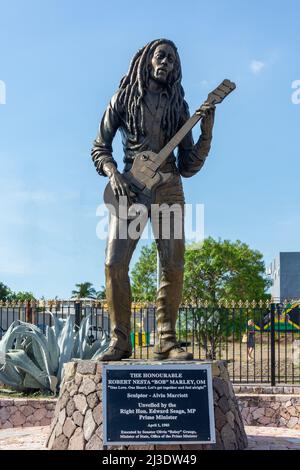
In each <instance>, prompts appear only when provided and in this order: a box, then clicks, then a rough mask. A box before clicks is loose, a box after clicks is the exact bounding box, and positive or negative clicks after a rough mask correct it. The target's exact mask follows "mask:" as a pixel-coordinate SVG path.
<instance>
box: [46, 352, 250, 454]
mask: <svg viewBox="0 0 300 470" xmlns="http://www.w3.org/2000/svg"><path fill="white" fill-rule="evenodd" d="M124 362H125V361H122V364H124ZM131 363H132V364H142V363H143V364H145V362H142V361H134V360H133V361H130V360H128V361H126V364H127V365H129V364H131ZM192 363H193V364H197V361H193V362H192ZM199 363H201V364H203V363H207V362H203V361H202V362H199ZM114 364H116V363H114ZM147 364H150V362H149V361H148V362H147ZM155 364H156V365H157V363H155ZM102 365H103V363H99V362H98V363H97V362H95V361H78V360H76V361H74V362H69V363H68V364H66V365H65V374H64V380H63V383H62V386H61V392H60V396H59V399H58V402H57V405H56V409H55V414H54V418H53V421H52V424H51V430H50V435H49V438H48V441H47V447H48V449H51V450H67V449H68V450H102V449H103V440H102ZM212 375H213V390H214V410H215V424H216V441H217V442H216V444H201V445H200V444H199V445H195V444H184V445H178V444H174V445H171V446H170V445H168V446H166V445H165V446H164V445H155V446H149V445H140V446H137V445H130V446H122V447H121V446H119V447H116V446H110V447H107V449H120V450H121V449H123V450H125V449H128V450H131V449H137V450H138V449H145V450H153V449H159V450H163V449H167V450H194V449H195V450H196V449H200V450H211V449H221V450H235V449H236V450H238V449H239V450H240V449H245V448H246V447H247V437H246V434H245V431H244V425H243V421H242V417H241V413H240V410H239V407H238V403H237V400H236V397H235V394H234V391H233V387H232V384H231V382H230V379H229V375H228V372H227V367H226V363H225V362H224V361H213V362H212Z"/></svg>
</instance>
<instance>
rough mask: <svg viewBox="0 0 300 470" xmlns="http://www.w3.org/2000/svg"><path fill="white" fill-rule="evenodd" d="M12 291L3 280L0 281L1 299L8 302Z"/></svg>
mask: <svg viewBox="0 0 300 470" xmlns="http://www.w3.org/2000/svg"><path fill="white" fill-rule="evenodd" d="M11 294H12V291H11V290H10V289H9V287H7V286H6V285H5V284H3V282H0V300H3V301H4V302H6V301H7V300H9V297H10V296H11Z"/></svg>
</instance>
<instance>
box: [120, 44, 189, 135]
mask: <svg viewBox="0 0 300 470" xmlns="http://www.w3.org/2000/svg"><path fill="white" fill-rule="evenodd" d="M161 44H169V45H170V46H172V47H173V49H174V52H175V64H174V69H173V71H172V73H171V75H170V77H169V80H168V84H167V88H166V89H167V92H168V95H169V100H168V104H167V106H166V109H165V111H164V115H163V121H162V126H163V128H164V130H165V131H166V134H167V136H168V138H171V137H172V136H173V134H174V133H175V132H176V130H177V127H178V118H179V113H180V110H181V107H182V105H183V98H184V91H183V88H182V86H181V77H182V75H181V64H180V59H179V55H178V52H177V48H176V46H175V44H174V43H173V42H172V41H170V40H168V39H157V40H155V41H152V42H150V43H148V44H146V46H144V47H143V48H142V49H140V50H139V51H138V52H137V53H136V55H135V56H134V57H133V59H132V61H131V63H130V66H129V70H128V73H127V75H125V77H123V79H122V80H121V83H120V91H121V93H120V101H121V103H122V104H123V106H124V109H125V110H126V118H127V119H126V121H127V123H128V129H129V132H130V133H131V134H132V135H133V136H134V139H135V141H137V140H138V136H139V134H140V133H141V134H145V119H144V103H143V97H144V95H145V92H146V90H147V88H148V84H149V78H150V61H151V58H152V55H153V53H154V51H155V49H156V48H157V46H159V45H161Z"/></svg>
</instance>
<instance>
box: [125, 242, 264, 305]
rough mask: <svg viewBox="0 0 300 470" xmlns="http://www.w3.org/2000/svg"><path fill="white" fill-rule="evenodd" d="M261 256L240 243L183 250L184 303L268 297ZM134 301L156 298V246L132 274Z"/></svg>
mask: <svg viewBox="0 0 300 470" xmlns="http://www.w3.org/2000/svg"><path fill="white" fill-rule="evenodd" d="M264 273H265V265H264V261H263V255H262V254H261V253H260V252H259V251H257V250H252V249H251V248H250V247H249V246H248V245H246V244H245V243H242V242H241V241H239V240H238V241H236V242H231V241H229V240H224V241H222V240H214V239H213V238H211V237H209V238H207V239H206V240H204V242H203V243H202V244H201V245H198V244H193V245H188V246H187V247H186V252H185V270H184V288H183V301H186V302H190V303H193V302H194V301H196V300H199V299H202V300H208V301H209V302H212V303H214V304H215V303H216V302H217V301H218V300H221V299H227V300H235V301H238V300H240V299H242V300H246V299H249V300H260V299H265V298H267V297H268V295H267V294H266V291H267V289H268V287H269V286H270V281H269V280H268V279H267V278H266V277H265V274H264ZM131 278H132V292H133V297H134V299H135V300H140V301H153V300H154V299H155V295H156V244H155V243H154V242H153V243H152V244H151V245H150V246H145V247H143V248H142V250H141V254H140V257H139V260H138V261H137V263H136V264H135V266H134V267H133V269H132V271H131Z"/></svg>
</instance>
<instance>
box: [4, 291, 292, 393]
mask: <svg viewBox="0 0 300 470" xmlns="http://www.w3.org/2000/svg"><path fill="white" fill-rule="evenodd" d="M52 315H54V316H56V317H59V318H66V317H67V316H69V315H74V318H75V324H76V325H79V324H80V321H81V319H82V318H83V317H85V316H86V315H91V325H92V326H91V328H90V332H89V334H90V336H91V339H92V340H93V339H97V336H98V335H100V334H101V330H102V329H104V330H105V331H107V332H109V330H110V321H109V315H108V311H107V305H106V302H105V301H86V300H84V301H81V300H78V301H76V300H68V301H55V302H45V301H42V302H27V303H25V304H21V303H19V304H7V303H3V302H2V303H1V302H0V339H1V337H2V336H3V334H4V333H5V331H6V330H7V329H8V327H9V326H10V324H11V323H12V322H13V321H14V320H18V319H19V320H22V321H26V322H31V323H34V324H35V325H37V326H39V327H40V328H41V329H42V330H43V331H44V332H45V331H46V327H47V326H51V325H52V324H53V319H52ZM131 323H132V331H131V342H132V345H133V354H132V357H133V358H136V359H151V358H152V356H153V346H154V344H155V341H156V338H157V321H156V308H155V306H150V305H146V304H142V303H141V304H133V305H132V318H131ZM176 331H177V339H178V341H179V342H180V343H181V345H182V347H184V348H185V349H186V350H188V351H191V352H192V353H193V355H194V358H195V359H198V360H204V359H223V360H226V361H228V369H229V373H230V376H231V379H232V381H233V382H234V383H266V384H271V385H275V384H280V383H284V384H295V383H300V304H299V305H298V303H297V302H296V303H293V304H286V305H283V304H279V303H277V304H275V303H270V302H269V301H260V302H237V303H236V302H219V303H218V304H216V305H210V304H208V303H207V302H202V303H201V302H198V304H197V305H184V306H182V307H180V309H179V312H178V319H177V324H176Z"/></svg>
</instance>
